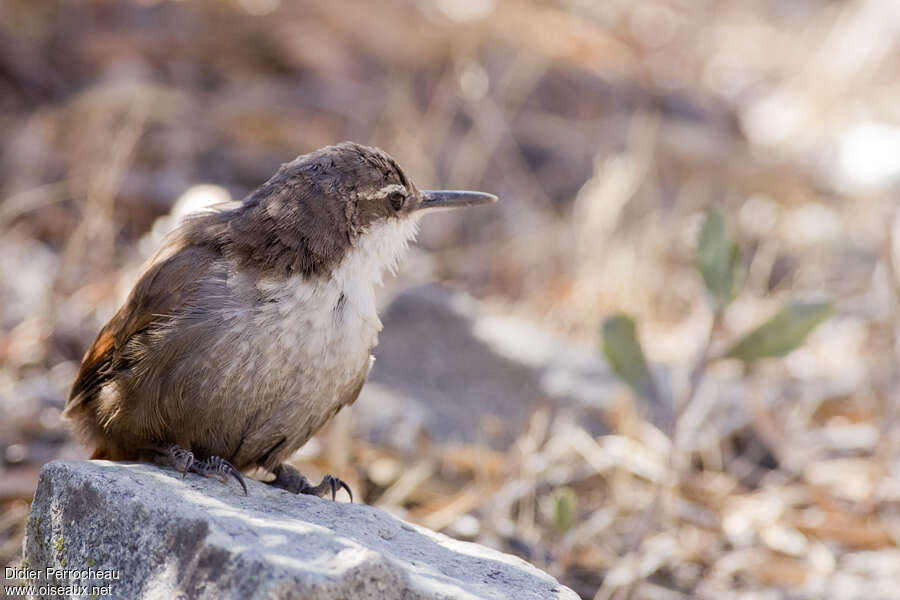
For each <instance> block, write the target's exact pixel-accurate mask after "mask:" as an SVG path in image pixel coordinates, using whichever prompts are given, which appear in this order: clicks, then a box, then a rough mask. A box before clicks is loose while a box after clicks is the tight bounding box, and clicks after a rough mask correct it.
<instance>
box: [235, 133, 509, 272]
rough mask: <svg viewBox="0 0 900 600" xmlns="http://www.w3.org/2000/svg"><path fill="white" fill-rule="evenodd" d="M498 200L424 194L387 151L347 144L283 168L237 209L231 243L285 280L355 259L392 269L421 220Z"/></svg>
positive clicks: (483, 195)
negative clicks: (247, 251) (245, 250)
mask: <svg viewBox="0 0 900 600" xmlns="http://www.w3.org/2000/svg"><path fill="white" fill-rule="evenodd" d="M496 201H497V197H496V196H494V195H492V194H486V193H483V192H470V191H457V190H419V189H418V188H417V187H416V186H415V185H414V184H413V183H412V181H411V180H410V179H409V177H407V175H406V174H405V173H404V172H403V169H401V168H400V166H399V165H398V164H397V162H396V161H395V160H394V159H393V158H391V157H390V156H389V155H388V154H387V153H385V152H383V151H382V150H380V149H378V148H372V147H368V146H362V145H360V144H355V143H351V142H344V143H341V144H337V145H335V146H327V147H325V148H321V149H319V150H316V151H314V152H310V153H309V154H304V155H301V156H299V157H297V158H296V159H294V160H293V161H291V162H289V163H286V164H283V165H282V166H281V168H280V169H279V170H278V172H277V173H276V174H275V175H274V176H273V177H272V178H271V179H269V181H267V182H266V183H265V184H263V185H262V186H261V187H259V188H258V189H257V190H256V191H254V192H253V193H252V194H251V195H250V196H248V197H247V198H246V199H245V200H244V203H243V205H242V206H241V207H240V208H238V209H236V211H235V218H233V219H232V220H231V222H230V230H231V232H230V233H231V235H230V237H231V239H232V240H233V242H232V245H233V247H235V248H238V247H245V248H248V249H250V250H251V255H252V258H253V260H254V262H257V263H259V264H260V265H261V266H263V267H272V268H273V269H274V270H275V271H276V272H277V273H278V274H280V275H290V274H292V273H302V274H304V275H307V276H309V275H321V274H325V275H326V276H327V275H329V274H330V273H331V272H332V271H333V270H334V269H335V268H336V267H337V266H338V265H340V264H341V263H342V262H345V261H346V260H347V259H348V257H351V256H357V257H359V258H360V259H365V262H366V263H367V264H369V265H371V268H373V269H375V270H380V268H381V267H384V266H388V267H393V265H394V264H395V263H396V261H397V260H398V258H399V256H400V255H401V254H402V252H403V250H404V249H405V248H406V246H407V243H408V242H409V241H410V240H411V239H412V238H413V237H414V236H415V234H416V231H417V222H418V219H419V217H421V216H422V215H424V214H427V213H429V212H436V211H440V210H448V209H453V208H461V207H466V206H477V205H480V204H488V203H492V202H496ZM267 270H268V269H267ZM376 277H377V275H376Z"/></svg>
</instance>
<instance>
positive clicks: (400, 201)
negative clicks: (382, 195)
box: [388, 192, 406, 211]
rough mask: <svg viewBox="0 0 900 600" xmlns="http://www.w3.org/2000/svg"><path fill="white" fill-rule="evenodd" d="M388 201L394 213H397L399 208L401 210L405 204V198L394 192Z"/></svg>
mask: <svg viewBox="0 0 900 600" xmlns="http://www.w3.org/2000/svg"><path fill="white" fill-rule="evenodd" d="M388 200H390V203H391V208H393V209H394V210H395V211H399V210H400V209H401V208H403V205H404V204H406V196H404V195H403V194H401V193H400V192H394V193H393V194H391V195H390V196H389V197H388Z"/></svg>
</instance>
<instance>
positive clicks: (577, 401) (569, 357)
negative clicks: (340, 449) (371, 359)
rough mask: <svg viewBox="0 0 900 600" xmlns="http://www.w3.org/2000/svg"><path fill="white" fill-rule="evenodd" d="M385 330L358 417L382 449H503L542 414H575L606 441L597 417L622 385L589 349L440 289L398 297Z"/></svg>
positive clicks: (434, 287) (389, 310)
mask: <svg viewBox="0 0 900 600" xmlns="http://www.w3.org/2000/svg"><path fill="white" fill-rule="evenodd" d="M382 321H383V322H384V330H383V331H382V332H381V334H380V340H379V343H378V346H377V347H376V348H375V350H374V354H375V357H376V360H375V365H374V367H373V368H372V372H371V374H370V376H369V382H368V383H367V384H366V385H365V386H364V387H363V390H362V393H361V394H360V397H359V400H357V402H356V404H355V405H354V407H353V411H354V414H355V415H356V419H355V420H356V422H357V423H359V425H360V427H361V428H362V429H363V430H364V431H363V433H368V435H370V436H372V437H373V438H374V439H375V440H376V441H377V442H378V443H387V444H390V445H393V446H395V447H401V448H406V449H412V448H414V443H415V440H416V439H417V436H418V435H420V434H421V433H423V432H425V433H427V434H428V435H429V436H430V437H431V438H433V439H435V440H438V441H460V442H465V443H472V442H479V443H484V444H486V445H489V446H492V447H495V448H499V449H505V448H507V447H508V446H509V445H510V444H511V443H512V441H513V440H514V439H515V438H516V436H518V435H519V434H520V433H521V432H522V431H523V429H524V427H525V425H526V423H527V420H528V417H529V416H530V415H531V414H532V413H533V412H534V410H535V409H536V408H538V407H539V406H549V407H551V408H553V409H566V410H570V411H574V412H575V413H576V415H577V416H578V419H579V422H580V423H582V424H583V425H584V426H585V427H587V428H588V429H589V430H590V431H592V432H593V433H601V432H603V431H604V426H603V424H602V423H601V422H600V421H599V413H600V411H598V410H597V409H603V408H607V407H608V406H609V403H610V402H611V401H612V399H613V397H614V395H615V391H616V390H617V389H618V385H619V384H618V383H617V381H616V379H615V377H614V376H613V374H612V373H611V371H610V370H609V368H608V367H607V366H606V363H605V362H604V361H603V359H602V357H601V356H600V354H599V353H598V352H596V351H594V350H592V349H590V348H583V347H580V346H578V345H576V344H574V343H572V342H569V341H566V340H563V339H560V338H558V337H555V336H553V335H551V334H549V333H547V332H545V331H543V330H541V329H540V328H539V327H537V326H536V325H534V324H533V323H529V322H527V321H525V320H522V319H517V318H514V317H509V316H503V315H488V314H487V311H485V310H484V308H481V307H479V305H478V303H477V301H475V300H473V299H472V298H470V297H468V296H466V295H464V294H462V293H459V292H454V291H452V290H449V289H447V288H444V287H441V286H438V285H427V286H423V287H419V288H414V289H411V290H409V291H406V292H403V293H401V294H399V295H398V296H397V297H396V298H395V299H394V300H393V301H392V302H391V303H390V304H389V305H388V307H387V309H386V310H384V311H383V315H382ZM498 422H499V423H500V424H501V425H502V427H501V428H498V427H497V426H496V423H498ZM490 423H493V424H492V425H491V426H489V427H488V426H487V425H488V424H490ZM498 429H500V430H499V431H498Z"/></svg>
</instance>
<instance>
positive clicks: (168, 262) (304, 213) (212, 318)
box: [66, 143, 495, 495]
mask: <svg viewBox="0 0 900 600" xmlns="http://www.w3.org/2000/svg"><path fill="white" fill-rule="evenodd" d="M492 200H495V198H494V197H492V196H489V195H486V194H478V193H474V192H470V193H448V192H420V191H419V190H418V189H416V187H415V186H414V185H413V184H412V183H411V182H410V181H409V179H408V178H407V177H406V175H405V174H404V173H403V171H402V170H401V169H400V167H399V166H398V165H397V163H396V162H395V161H394V160H393V159H392V158H391V157H389V156H388V155H387V154H385V153H384V152H382V151H380V150H377V149H374V148H368V147H365V146H360V145H357V144H352V143H344V144H339V145H337V146H330V147H328V148H323V149H321V150H318V151H316V152H313V153H310V154H307V155H303V156H300V157H298V158H297V159H296V160H294V161H292V162H290V163H287V164H285V165H282V167H281V169H279V170H278V172H277V173H276V174H275V175H274V176H273V177H272V178H271V179H270V180H269V181H267V182H266V183H265V184H263V185H262V186H261V187H260V188H258V189H257V190H256V191H254V192H253V193H252V194H250V195H249V196H248V197H247V198H246V199H245V200H244V201H243V202H242V203H241V205H240V206H238V207H237V208H234V209H230V210H221V211H216V212H211V213H204V214H201V215H198V216H195V217H193V218H190V219H189V220H188V221H187V222H186V223H185V224H184V225H183V227H182V228H181V229H180V230H179V231H178V232H177V234H176V235H175V236H173V237H172V239H171V240H170V241H169V242H168V244H167V245H166V247H165V248H164V249H163V250H162V251H161V252H160V253H159V254H158V257H157V258H156V259H154V261H152V263H151V264H150V266H149V268H148V269H147V270H146V272H145V273H144V274H143V276H142V277H141V278H140V280H139V281H138V283H137V284H136V285H135V287H134V289H133V290H132V292H131V295H130V296H129V298H128V300H127V301H126V302H125V304H124V306H122V308H121V309H120V310H119V312H118V313H117V314H116V315H115V316H114V317H113V318H112V319H111V320H110V321H109V323H107V324H106V326H105V327H103V329H102V330H101V331H100V333H99V335H98V336H97V339H96V341H95V342H94V344H93V345H92V346H91V348H90V349H89V350H88V352H87V353H86V355H85V358H84V361H83V363H82V365H81V369H80V371H79V373H78V376H77V378H76V380H75V383H74V385H73V386H72V392H71V395H70V397H69V401H68V404H67V407H66V414H67V415H68V416H69V417H70V418H71V419H73V420H74V421H75V423H76V425H77V427H78V430H79V431H80V433H81V434H82V436H83V438H84V439H85V441H86V442H87V443H88V444H89V445H90V446H92V447H93V448H94V457H95V458H107V459H112V460H150V459H156V460H160V459H161V460H163V461H164V462H168V463H169V464H172V465H174V466H176V467H177V468H180V469H181V470H184V471H187V470H191V471H195V472H198V473H201V474H204V475H209V474H232V475H234V476H235V477H237V478H238V479H239V480H240V481H241V483H242V484H243V481H242V479H241V478H240V475H239V473H238V471H240V470H245V469H248V468H252V467H256V466H259V467H262V468H264V469H267V470H269V471H272V472H273V473H275V475H276V480H275V482H274V483H275V484H277V485H280V486H282V487H286V488H288V489H291V490H292V491H295V492H303V493H314V494H318V495H322V494H323V493H325V492H327V491H329V490H330V491H331V492H332V494H334V491H335V490H336V489H337V487H339V486H344V487H346V485H345V484H343V482H341V481H340V480H339V479H336V478H332V477H331V476H329V477H327V478H326V480H324V481H323V482H322V483H321V484H319V485H318V486H311V485H309V483H308V482H307V481H306V480H305V478H303V477H302V476H301V475H299V473H297V472H296V471H294V470H293V469H291V468H289V467H287V466H286V465H283V464H282V461H284V460H285V459H286V458H288V457H289V456H290V454H291V453H293V452H294V451H296V450H297V449H298V448H299V447H300V446H301V445H302V444H303V443H305V442H306V440H307V439H309V437H310V436H311V435H313V434H314V433H315V432H316V431H317V430H318V429H319V428H320V427H321V426H322V425H323V424H324V423H325V422H327V420H328V419H329V418H331V416H333V415H334V414H335V413H336V412H337V411H338V410H340V408H341V407H343V406H345V405H347V404H349V403H352V402H353V401H354V400H355V399H356V397H357V395H358V394H359V391H360V389H361V388H362V385H363V383H364V381H365V378H366V374H367V373H368V369H369V365H370V358H369V352H370V350H371V348H372V347H373V346H374V345H375V343H376V342H377V332H378V331H379V330H380V328H381V323H380V321H379V320H378V317H377V314H376V313H375V310H374V290H373V285H374V284H375V283H378V282H380V272H381V269H382V268H383V267H385V266H389V267H390V266H392V265H393V264H394V263H395V262H396V260H398V258H399V256H400V255H401V254H402V252H403V250H404V249H405V247H406V244H407V242H408V240H410V239H411V238H412V237H413V236H414V235H415V231H416V221H417V219H418V217H419V216H420V215H421V214H422V213H424V212H426V211H425V210H424V209H427V208H431V207H435V208H443V207H450V206H467V205H473V204H480V203H484V202H487V201H492ZM348 492H349V488H348Z"/></svg>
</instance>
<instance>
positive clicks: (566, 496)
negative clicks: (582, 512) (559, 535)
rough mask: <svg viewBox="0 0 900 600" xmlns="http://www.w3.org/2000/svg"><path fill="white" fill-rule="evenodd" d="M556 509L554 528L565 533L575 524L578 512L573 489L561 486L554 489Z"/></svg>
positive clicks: (576, 498) (576, 499)
mask: <svg viewBox="0 0 900 600" xmlns="http://www.w3.org/2000/svg"><path fill="white" fill-rule="evenodd" d="M555 508H556V510H555V511H554V520H555V522H556V529H558V530H559V531H561V532H563V533H565V532H567V531H568V530H570V529H572V527H574V526H575V518H576V516H577V514H578V497H577V496H576V495H575V492H574V490H572V488H569V487H563V488H560V489H559V490H557V491H556V506H555Z"/></svg>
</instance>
